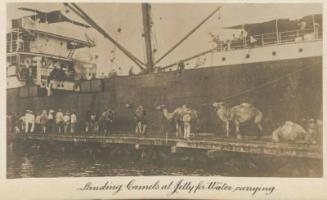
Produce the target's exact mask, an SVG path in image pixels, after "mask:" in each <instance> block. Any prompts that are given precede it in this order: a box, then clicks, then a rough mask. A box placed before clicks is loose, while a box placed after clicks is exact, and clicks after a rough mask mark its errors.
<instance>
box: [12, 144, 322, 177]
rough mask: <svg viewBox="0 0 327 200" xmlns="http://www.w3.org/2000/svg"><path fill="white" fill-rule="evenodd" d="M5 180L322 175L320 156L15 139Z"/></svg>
mask: <svg viewBox="0 0 327 200" xmlns="http://www.w3.org/2000/svg"><path fill="white" fill-rule="evenodd" d="M7 152H8V162H7V177H8V178H28V177H95V176H138V175H172V176H174V175H188V176H198V175H201V176H245V177H246V176H255V177H321V176H322V160H315V159H300V158H285V157H284V158H282V157H270V156H262V155H249V154H240V153H228V152H215V153H212V154H210V153H208V152H207V151H201V150H192V149H183V150H178V151H177V152H176V153H171V149H170V148H168V147H167V148H164V147H146V148H145V147H144V148H140V149H136V148H135V146H133V145H121V144H120V145H113V144H111V145H99V144H95V143H83V144H82V143H74V144H72V143H69V142H42V143H41V142H37V141H33V142H30V141H29V142H27V141H19V140H17V141H13V142H11V143H10V145H8V151H7Z"/></svg>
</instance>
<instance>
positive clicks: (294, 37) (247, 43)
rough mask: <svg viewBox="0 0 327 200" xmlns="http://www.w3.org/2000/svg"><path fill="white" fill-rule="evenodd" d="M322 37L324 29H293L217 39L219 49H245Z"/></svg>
mask: <svg viewBox="0 0 327 200" xmlns="http://www.w3.org/2000/svg"><path fill="white" fill-rule="evenodd" d="M321 39H322V29H305V30H299V29H297V30H291V31H285V32H278V33H277V32H274V33H265V34H259V35H252V36H247V37H244V38H237V39H233V40H228V41H217V42H216V44H217V51H228V50H234V49H245V48H251V47H258V46H266V45H273V44H284V43H295V42H303V41H314V40H321Z"/></svg>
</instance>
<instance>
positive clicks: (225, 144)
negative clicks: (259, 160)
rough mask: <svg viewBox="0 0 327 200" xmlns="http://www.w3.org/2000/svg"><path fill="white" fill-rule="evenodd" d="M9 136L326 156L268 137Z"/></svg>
mask: <svg viewBox="0 0 327 200" xmlns="http://www.w3.org/2000/svg"><path fill="white" fill-rule="evenodd" d="M8 139H25V140H26V139H30V140H39V141H65V142H79V143H80V142H93V143H99V144H129V145H135V146H137V147H139V146H165V147H170V148H172V149H178V148H188V149H202V150H208V151H226V152H238V153H250V154H261V155H272V156H285V157H298V158H313V159H322V147H321V146H320V145H309V144H303V143H291V144H289V143H273V142H270V141H269V140H267V139H263V140H254V139H242V140H237V139H235V138H223V137H217V136H216V137H213V136H200V137H199V136H197V137H191V139H190V140H185V139H179V138H166V137H160V136H152V135H151V136H146V137H139V136H135V135H132V134H114V135H109V136H104V135H94V134H88V135H86V134H78V135H76V134H74V135H71V134H67V135H64V134H63V135H56V134H47V135H43V134H8Z"/></svg>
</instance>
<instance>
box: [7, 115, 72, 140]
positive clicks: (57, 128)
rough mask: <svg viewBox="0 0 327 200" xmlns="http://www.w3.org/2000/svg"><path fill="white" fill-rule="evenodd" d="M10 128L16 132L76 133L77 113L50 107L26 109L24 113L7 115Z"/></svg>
mask: <svg viewBox="0 0 327 200" xmlns="http://www.w3.org/2000/svg"><path fill="white" fill-rule="evenodd" d="M7 122H8V125H7V127H8V129H9V131H14V132H15V133H43V134H47V133H54V132H55V133H59V134H62V133H75V131H76V125H77V115H76V113H75V112H74V111H73V112H71V113H70V112H69V111H67V112H63V111H62V110H61V109H58V111H57V112H55V111H54V110H52V109H50V110H49V111H47V110H42V111H40V112H33V111H32V110H26V112H25V113H24V114H22V115H15V114H12V115H9V116H7Z"/></svg>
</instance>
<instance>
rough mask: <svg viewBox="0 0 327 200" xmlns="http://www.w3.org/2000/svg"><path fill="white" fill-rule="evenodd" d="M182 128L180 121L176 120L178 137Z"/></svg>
mask: <svg viewBox="0 0 327 200" xmlns="http://www.w3.org/2000/svg"><path fill="white" fill-rule="evenodd" d="M180 130H181V127H180V125H179V123H178V122H176V137H179V133H180Z"/></svg>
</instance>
